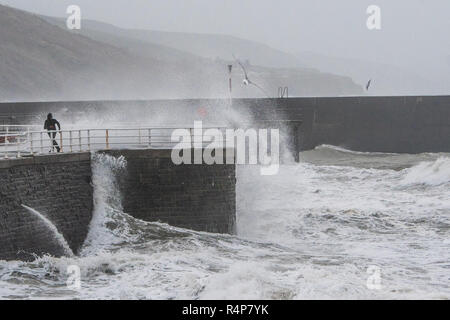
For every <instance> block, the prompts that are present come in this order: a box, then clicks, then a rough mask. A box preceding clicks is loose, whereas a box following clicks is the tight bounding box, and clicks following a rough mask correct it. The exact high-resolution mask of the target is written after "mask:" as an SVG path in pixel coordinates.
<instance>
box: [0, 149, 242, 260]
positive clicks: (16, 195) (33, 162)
mask: <svg viewBox="0 0 450 320" xmlns="http://www.w3.org/2000/svg"><path fill="white" fill-rule="evenodd" d="M105 152H106V153H109V154H112V155H114V156H124V157H125V158H126V160H127V169H126V171H125V173H124V174H123V175H122V176H120V177H118V181H119V183H120V186H119V187H120V190H121V195H122V204H123V208H124V211H125V212H127V213H129V214H131V215H132V216H134V217H136V218H138V219H142V220H145V221H160V222H164V223H168V224H170V225H173V226H177V227H182V228H189V229H193V230H198V231H207V232H216V233H233V232H234V224H235V220H236V216H235V215H236V189H235V188H236V172H235V169H236V168H235V166H234V165H206V164H204V165H179V166H177V165H174V164H173V162H172V160H171V150H155V149H149V150H115V151H105ZM91 179H92V170H91V154H90V153H74V154H53V155H44V156H35V157H29V158H22V159H11V160H0V260H17V259H19V260H32V259H34V256H35V255H37V256H41V255H43V254H51V255H54V256H61V255H63V254H64V253H65V251H64V247H63V246H62V245H61V243H60V242H58V241H57V239H56V238H55V234H54V232H53V231H52V230H51V228H49V226H48V225H46V223H45V222H44V221H43V220H42V219H40V218H39V217H37V216H36V215H34V214H32V213H30V212H29V210H27V209H25V208H24V207H23V206H22V205H25V206H27V207H30V208H32V209H34V210H36V211H38V212H39V213H40V214H42V215H43V216H45V217H46V218H47V219H48V220H50V222H51V223H52V224H54V226H55V227H56V228H57V230H58V231H59V233H60V234H62V235H63V237H64V238H65V239H66V240H67V243H68V245H69V246H70V249H71V250H72V251H73V252H74V253H75V254H76V253H78V251H79V249H80V248H81V246H82V245H83V243H84V241H85V238H86V236H87V234H88V232H89V225H90V221H91V219H92V214H93V187H92V183H91Z"/></svg>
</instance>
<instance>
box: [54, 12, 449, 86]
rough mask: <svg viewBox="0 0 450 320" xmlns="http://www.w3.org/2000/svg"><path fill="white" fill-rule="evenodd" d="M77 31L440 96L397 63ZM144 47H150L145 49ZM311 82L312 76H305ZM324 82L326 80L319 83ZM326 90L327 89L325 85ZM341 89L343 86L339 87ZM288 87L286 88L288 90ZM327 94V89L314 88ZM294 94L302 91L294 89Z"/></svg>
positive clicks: (88, 27)
mask: <svg viewBox="0 0 450 320" xmlns="http://www.w3.org/2000/svg"><path fill="white" fill-rule="evenodd" d="M47 20H48V21H49V22H52V23H55V24H57V25H60V26H64V24H65V20H64V19H56V18H47ZM80 33H81V34H83V35H86V36H89V37H91V38H93V39H97V40H101V41H104V42H107V43H110V44H114V45H118V46H120V47H127V48H128V49H130V50H133V51H134V52H135V53H137V54H140V53H145V55H151V54H152V53H154V52H157V51H155V50H154V47H155V44H157V45H160V46H163V47H166V48H171V49H173V50H179V51H180V52H184V53H185V54H188V53H189V54H191V55H195V56H200V57H204V58H209V59H214V60H223V61H226V60H230V59H232V56H233V54H235V55H236V56H237V57H239V58H240V59H241V60H242V61H248V62H249V63H250V64H251V65H258V66H263V67H269V68H284V69H301V70H302V71H303V72H304V73H308V71H307V70H305V69H307V68H309V69H313V70H310V71H314V70H316V71H319V72H323V73H331V74H335V75H340V76H346V77H350V78H352V79H353V81H355V82H356V83H357V84H358V85H360V86H361V87H365V85H366V84H367V82H368V80H369V79H372V86H371V88H370V90H369V91H368V92H366V94H369V95H408V94H440V93H442V92H445V90H446V86H445V85H443V84H442V83H441V81H439V79H433V78H426V77H424V76H423V75H422V74H427V72H421V71H420V70H419V69H418V68H415V69H414V70H413V71H412V70H411V68H406V67H398V66H393V65H388V64H383V63H378V62H371V61H365V60H364V59H352V58H342V57H333V56H332V55H321V54H317V53H314V52H308V51H305V52H302V53H299V54H295V55H293V54H288V53H284V52H282V51H280V50H276V49H273V48H271V47H269V46H267V45H264V44H261V43H257V42H254V41H249V40H245V39H239V38H236V37H231V36H227V35H214V34H188V33H176V32H162V31H147V30H127V29H121V28H117V27H115V26H113V25H110V24H106V23H102V22H97V21H91V20H84V21H83V28H82V30H81V31H80ZM148 49H150V50H148ZM311 81H312V82H314V80H311ZM324 85H325V86H326V84H324ZM327 89H328V90H329V88H327ZM343 89H344V90H345V87H343ZM291 91H292V90H291ZM324 92H325V94H327V92H328V93H329V92H330V91H320V92H317V91H316V92H315V94H317V95H320V94H324ZM297 94H300V95H302V94H305V93H304V92H303V93H302V92H300V93H298V92H297Z"/></svg>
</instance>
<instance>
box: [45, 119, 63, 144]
mask: <svg viewBox="0 0 450 320" xmlns="http://www.w3.org/2000/svg"><path fill="white" fill-rule="evenodd" d="M56 126H58V131H61V125H60V124H59V121H58V120H56V119H53V115H52V114H51V113H49V114H48V115H47V120H45V123H44V130H47V131H48V136H49V137H50V139H51V140H52V149H51V150H50V152H51V151H54V150H55V148H56V151H57V152H60V151H61V148H60V147H59V145H58V143H57V142H56V140H55V138H56Z"/></svg>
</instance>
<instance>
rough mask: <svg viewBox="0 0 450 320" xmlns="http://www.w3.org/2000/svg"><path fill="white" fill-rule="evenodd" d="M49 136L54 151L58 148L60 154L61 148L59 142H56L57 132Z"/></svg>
mask: <svg viewBox="0 0 450 320" xmlns="http://www.w3.org/2000/svg"><path fill="white" fill-rule="evenodd" d="M48 136H49V137H50V139H51V140H52V142H53V147H52V149H54V148H56V151H58V152H60V151H61V149H60V148H59V145H58V142H56V140H55V138H56V132H49V133H48Z"/></svg>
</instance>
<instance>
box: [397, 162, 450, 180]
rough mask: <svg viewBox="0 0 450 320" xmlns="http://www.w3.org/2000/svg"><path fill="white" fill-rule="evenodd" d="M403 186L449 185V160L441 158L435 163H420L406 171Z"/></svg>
mask: <svg viewBox="0 0 450 320" xmlns="http://www.w3.org/2000/svg"><path fill="white" fill-rule="evenodd" d="M402 183H403V184H404V185H414V184H425V185H430V186H438V185H442V184H446V183H450V158H447V157H442V158H439V159H437V160H436V161H427V162H421V163H420V164H418V165H416V166H414V167H412V168H410V169H406V175H405V177H404V178H403V181H402Z"/></svg>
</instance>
